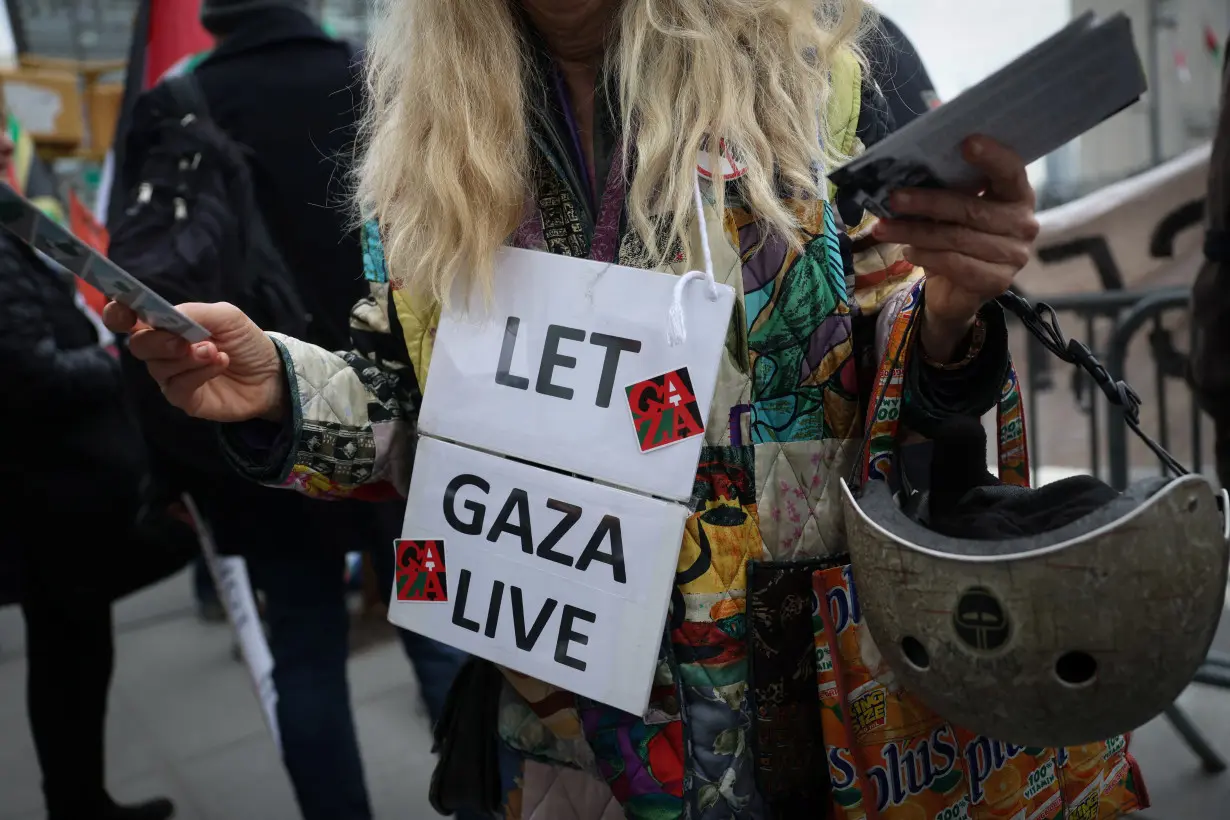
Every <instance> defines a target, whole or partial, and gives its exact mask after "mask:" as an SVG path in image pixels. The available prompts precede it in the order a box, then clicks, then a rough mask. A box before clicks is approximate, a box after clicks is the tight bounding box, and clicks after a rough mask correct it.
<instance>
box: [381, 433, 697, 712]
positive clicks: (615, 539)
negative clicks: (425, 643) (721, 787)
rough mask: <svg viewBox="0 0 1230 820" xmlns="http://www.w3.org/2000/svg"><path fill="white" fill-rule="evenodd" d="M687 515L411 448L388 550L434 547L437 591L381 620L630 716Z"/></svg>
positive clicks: (455, 449)
mask: <svg viewBox="0 0 1230 820" xmlns="http://www.w3.org/2000/svg"><path fill="white" fill-rule="evenodd" d="M633 443H634V446H635V438H634V439H633ZM687 515H688V510H687V508H686V507H684V506H683V505H681V504H674V503H670V502H666V501H661V500H658V499H654V498H648V497H646V496H643V495H638V494H635V493H630V492H625V491H623V490H618V489H615V488H613V487H608V486H604V485H602V484H597V483H595V482H592V481H586V480H584V479H579V478H574V477H572V476H567V475H563V474H560V473H555V472H551V471H549V470H543V469H540V468H537V467H534V466H531V465H528V464H522V463H520V462H516V461H512V460H510V459H506V458H501V457H499V456H493V455H490V454H487V453H481V452H478V451H477V450H472V449H470V448H468V447H460V446H457V445H455V444H449V443H446V442H442V441H437V440H435V439H432V438H426V437H424V438H421V439H420V440H419V444H418V451H417V453H416V455H415V460H414V475H413V478H412V479H411V486H410V501H409V504H408V505H407V508H406V521H405V525H404V528H403V532H404V533H405V541H403V542H398V546H401V545H403V544H405V543H407V542H415V543H418V544H424V543H429V542H434V543H437V544H438V543H439V542H441V541H443V543H444V544H445V546H446V552H444V553H443V556H444V560H446V561H447V566H448V570H447V578H446V579H445V582H444V583H445V585H446V587H447V594H446V596H445V600H439V601H404V600H402V599H401V595H400V594H399V592H398V590H397V589H394V590H393V594H392V596H391V600H390V603H389V620H391V621H392V622H393V623H395V624H397V625H398V626H400V627H403V628H405V629H409V630H410V631H412V632H417V633H419V634H420V635H426V636H427V637H429V638H435V639H436V640H438V641H441V642H443V643H446V644H449V645H450V646H455V647H458V648H459V649H462V650H464V651H466V652H469V653H471V654H474V655H478V656H479V657H483V658H487V659H488V660H491V661H494V662H496V663H499V664H502V665H504V666H507V667H509V668H511V669H515V670H517V671H518V672H522V673H524V674H527V675H532V676H533V677H535V678H538V679H540V680H544V681H546V682H548V683H553V684H555V685H557V686H561V687H563V688H565V689H568V690H569V691H572V692H576V693H578V694H581V695H585V696H587V697H591V698H593V699H594V700H597V701H600V702H602V703H608V704H610V705H612V706H615V707H617V708H620V709H624V710H626V711H629V712H632V713H634V714H641V713H642V712H643V710H644V708H645V705H646V703H647V702H648V700H649V688H650V685H651V683H652V680H653V672H654V666H655V663H656V661H657V656H658V650H659V648H660V646H661V640H662V627H663V623H664V622H665V618H666V609H667V605H668V603H669V601H670V591H671V587H672V585H673V584H674V582H675V568H676V564H677V562H678V557H679V545H680V543H681V540H682V537H683V526H684V521H685V519H686V518H687ZM421 555H422V553H419V556H416V557H415V558H414V560H415V561H419V559H420V557H421ZM420 565H421V564H420ZM401 571H402V567H401V563H400V562H399V566H398V572H399V573H400V572H401Z"/></svg>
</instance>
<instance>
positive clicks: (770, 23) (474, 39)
mask: <svg viewBox="0 0 1230 820" xmlns="http://www.w3.org/2000/svg"><path fill="white" fill-rule="evenodd" d="M515 3H516V0H379V3H378V6H379V17H378V23H377V24H376V26H375V34H374V37H373V39H372V42H371V47H370V51H369V56H368V68H367V83H368V108H367V112H366V116H365V118H364V127H363V139H362V144H363V145H364V149H363V156H362V160H361V162H360V164H359V174H358V191H357V193H358V203H359V206H360V208H361V209H363V211H364V212H365V213H367V214H370V215H374V216H375V217H376V218H377V220H378V221H379V223H380V225H381V231H382V234H383V238H384V247H385V255H386V258H387V261H388V269H389V272H390V274H391V275H392V276H393V278H394V279H395V280H396V281H397V282H398V283H399V284H400V285H401V286H403V287H409V288H412V289H421V290H422V291H423V292H425V293H428V294H430V295H432V296H434V297H435V298H436V299H439V300H441V301H446V300H447V296H448V293H449V291H450V289H451V287H452V285H453V283H454V281H458V280H460V281H463V282H465V283H466V284H467V285H469V286H477V287H479V288H481V289H483V290H485V291H488V292H489V289H490V285H491V281H492V275H493V264H494V255H495V253H496V251H497V249H498V248H499V247H500V245H502V244H503V243H505V242H506V241H507V240H508V238H509V236H510V235H511V234H512V233H513V232H514V231H515V230H516V229H517V228H518V226H519V225H520V224H521V222H522V219H523V218H524V216H525V208H526V203H527V201H528V200H529V198H530V196H531V195H532V185H531V178H532V166H531V163H532V160H531V153H530V139H529V134H528V130H527V129H528V125H527V113H526V106H527V94H526V84H527V82H532V81H533V80H532V78H533V73H532V69H531V68H530V66H531V58H530V55H529V54H528V53H527V46H526V43H525V42H524V41H523V37H522V34H521V28H520V22H519V20H518V14H519V12H518V10H517V9H516V8H514V5H515ZM866 12H867V9H866V7H865V5H864V3H863V0H623V2H622V7H621V9H620V12H619V15H618V19H617V27H616V31H614V32H613V33H612V46H611V48H610V49H608V55H607V61H608V64H609V65H608V68H609V69H610V70H612V71H614V72H615V75H616V76H618V78H619V89H618V104H619V108H620V116H622V118H623V126H624V133H625V134H634V135H635V138H634V139H631V140H626V141H625V145H626V150H627V151H628V152H629V156H627V157H626V158H625V159H626V160H627V162H629V163H630V165H627V166H625V167H634V168H635V169H636V170H635V173H634V174H633V178H632V180H631V181H630V185H629V188H628V193H627V212H628V216H629V222H630V225H631V227H632V228H633V229H634V230H636V231H637V232H638V234H639V235H640V237H641V239H642V240H643V241H644V242H645V244H646V247H647V248H648V249H649V251H650V253H651V255H654V256H656V257H657V258H659V259H661V258H663V256H664V254H665V253H666V252H667V249H668V248H670V247H672V246H674V244H675V243H676V242H682V241H683V239H684V237H685V236H686V235H687V234H686V231H687V229H688V226H689V224H690V222H691V220H692V218H693V215H692V213H691V211H692V185H693V180H695V178H696V161H697V156H698V154H699V152H700V151H701V146H702V143H704V142H705V140H706V138H707V136H708V135H710V134H716V135H720V137H721V138H722V139H724V140H725V141H726V144H727V145H728V146H730V147H731V148H732V150H733V151H734V152H736V154H737V156H738V158H739V160H740V161H741V162H742V163H745V164H746V165H747V172H746V174H744V175H743V177H742V178H741V179H740V181H739V182H740V185H741V192H742V196H743V198H744V199H745V200H746V202H747V204H748V206H749V207H750V208H751V210H752V211H753V212H754V213H755V214H756V215H757V217H758V218H759V219H760V220H762V221H763V223H765V225H766V227H767V228H768V229H769V230H770V231H772V232H775V233H777V234H779V235H781V236H784V237H786V238H787V239H788V241H791V242H792V243H797V238H796V236H797V224H796V220H795V217H794V215H793V213H792V211H791V210H790V209H789V208H787V207H786V206H784V205H783V203H782V201H781V191H782V189H783V186H785V188H786V189H787V190H791V191H793V192H795V193H796V194H801V195H803V196H818V195H819V193H820V190H819V188H820V184H821V181H820V180H819V179H818V178H817V174H816V169H817V167H819V165H820V163H821V162H822V161H825V160H828V161H832V160H834V159H835V157H832V156H829V157H825V153H824V152H825V150H826V146H825V143H827V142H828V141H827V140H824V139H823V134H824V110H825V103H826V101H827V98H828V93H829V83H828V70H829V65H830V63H831V59H832V56H833V55H834V54H835V52H836V51H837V50H838V49H840V48H844V47H851V46H852V44H853V41H854V39H855V35H856V33H857V32H858V30H859V28H860V26H861V25H862V24H863V23H864V21H865V16H866ZM600 102H601V101H600ZM708 145H709V150H711V151H712V150H716V148H717V140H710V141H709V142H708ZM714 193H715V195H716V196H717V197H718V203H717V204H718V207H719V208H720V207H721V206H722V197H723V186H720V185H719V186H714Z"/></svg>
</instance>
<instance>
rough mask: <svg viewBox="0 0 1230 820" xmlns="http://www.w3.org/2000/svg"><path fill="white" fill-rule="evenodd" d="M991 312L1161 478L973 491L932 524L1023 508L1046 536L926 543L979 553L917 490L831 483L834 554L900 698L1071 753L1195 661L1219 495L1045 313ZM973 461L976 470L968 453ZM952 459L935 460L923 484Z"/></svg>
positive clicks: (1176, 689)
mask: <svg viewBox="0 0 1230 820" xmlns="http://www.w3.org/2000/svg"><path fill="white" fill-rule="evenodd" d="M998 301H999V303H1000V304H1001V305H1002V306H1003V307H1004V308H1005V309H1007V310H1009V311H1010V312H1012V313H1014V314H1015V315H1016V316H1017V317H1018V318H1019V319H1020V320H1021V321H1022V323H1023V324H1024V325H1025V327H1026V329H1028V330H1029V331H1030V332H1031V333H1033V335H1034V336H1035V337H1036V338H1037V340H1038V341H1039V342H1041V344H1042V345H1043V346H1044V347H1045V348H1046V349H1048V350H1050V351H1051V352H1052V353H1054V354H1055V355H1056V356H1058V357H1059V358H1061V359H1063V360H1064V361H1067V362H1069V363H1071V364H1075V365H1077V366H1078V367H1080V368H1082V369H1084V370H1085V371H1086V372H1087V373H1088V374H1089V375H1090V376H1091V377H1092V378H1093V380H1094V382H1095V383H1096V384H1097V385H1098V387H1099V388H1100V389H1101V390H1102V392H1103V393H1104V394H1105V395H1106V396H1107V398H1108V399H1109V400H1110V402H1111V403H1112V404H1113V405H1115V406H1116V407H1118V408H1119V409H1120V410H1121V411H1122V412H1123V414H1124V418H1125V420H1126V422H1127V426H1128V427H1129V428H1131V429H1132V430H1133V431H1134V432H1135V433H1136V434H1137V435H1139V436H1140V437H1141V439H1142V440H1144V442H1145V443H1146V444H1147V445H1148V446H1149V448H1150V449H1151V450H1153V452H1154V453H1155V454H1156V455H1157V456H1158V458H1159V459H1160V460H1161V461H1162V463H1163V465H1164V466H1165V468H1166V469H1167V470H1168V471H1169V472H1170V473H1171V474H1173V475H1175V476H1178V477H1177V478H1165V477H1158V478H1153V479H1148V480H1145V481H1142V482H1138V483H1137V484H1135V485H1133V486H1132V487H1131V488H1129V489H1128V490H1127V491H1125V492H1123V493H1115V492H1114V491H1113V490H1111V489H1110V488H1109V487H1106V486H1105V485H1102V484H1101V482H1099V481H1097V480H1096V479H1094V478H1091V477H1087V476H1086V477H1082V478H1074V479H1068V480H1067V481H1068V482H1070V483H1068V484H1067V485H1066V486H1063V487H1060V486H1059V485H1053V486H1052V487H1049V488H1045V489H1044V490H1026V489H1024V488H1019V487H1007V486H985V484H984V485H983V486H978V487H976V488H975V489H973V490H970V491H967V492H966V494H965V495H963V496H962V497H961V500H960V502H959V503H958V508H950V511H951V509H958V511H959V507H960V505H965V506H966V507H967V508H968V509H969V510H972V511H974V514H975V515H976V514H977V511H978V510H990V509H992V508H995V507H996V505H999V507H998V509H999V510H1000V511H1001V513H1002V511H1005V510H1010V508H1011V505H1012V504H1014V503H1017V502H1019V501H1021V500H1022V497H1021V496H1020V495H1018V496H1017V498H1016V499H1015V500H1014V499H1013V498H1012V495H1013V494H1014V493H1016V494H1021V493H1025V494H1036V495H1032V496H1031V497H1030V499H1029V501H1030V503H1033V502H1035V501H1037V502H1038V503H1040V504H1042V505H1045V509H1046V510H1054V514H1053V515H1043V516H1040V517H1039V518H1037V519H1035V520H1036V521H1046V520H1048V519H1049V520H1050V521H1052V522H1054V523H1053V524H1052V525H1051V526H1052V528H1051V529H1050V530H1049V531H1045V530H1046V525H1045V524H1043V525H1042V526H1041V527H1037V526H1035V527H1032V528H1029V529H1026V528H1016V529H1012V530H1010V532H1011V533H1012V536H1011V537H1008V538H1006V539H1003V540H982V539H981V536H983V535H986V534H987V533H989V532H994V531H995V529H996V528H995V527H987V526H979V527H974V526H970V525H969V524H970V521H971V520H972V519H970V518H967V519H966V525H965V526H963V527H961V528H956V529H954V528H952V527H951V526H950V525H951V523H952V520H953V519H948V525H947V526H946V527H943V528H944V529H946V531H947V532H950V533H952V534H953V535H969V534H973V533H977V534H978V535H979V536H980V538H979V539H972V538H963V537H952V535H943V534H941V533H940V532H938V531H936V529H940V528H941V527H938V526H937V524H938V521H939V519H937V518H936V515H935V513H936V509H935V505H934V503H933V502H934V500H935V498H936V496H935V493H934V492H932V493H931V494H930V498H928V496H927V494H926V493H922V492H919V493H910V494H909V495H908V496H905V495H903V496H902V500H903V501H904V502H905V504H904V508H903V507H902V506H899V505H898V503H897V502H898V498H897V497H894V494H893V491H892V490H891V489H890V488H889V486H888V485H887V484H886V483H885V482H883V481H873V482H869V483H867V484H866V485H865V486H863V487H861V488H860V489H858V490H857V491H855V490H852V489H851V487H850V486H849V485H848V484H843V486H842V507H843V510H842V511H843V513H844V516H845V518H844V522H845V534H846V543H847V544H848V547H849V550H850V555H851V563H852V564H853V572H854V580H855V583H856V584H857V586H858V590H859V599H860V603H861V606H862V610H863V616H864V618H865V619H866V622H867V626H868V628H869V630H870V633H871V637H872V638H873V639H874V640H875V643H876V645H877V647H878V649H879V652H880V654H881V656H882V658H883V660H884V661H885V662H886V663H887V665H888V667H889V668H890V669H891V670H892V672H893V673H894V674H895V676H896V677H897V679H898V680H899V682H900V683H901V684H902V685H903V686H904V688H905V689H907V690H908V691H910V692H912V693H913V694H914V695H916V696H917V697H919V698H920V699H921V700H922V701H923V702H924V703H926V704H927V706H929V707H930V708H931V709H932V710H933V711H935V712H936V713H937V714H939V715H940V716H941V717H943V718H945V719H947V720H949V721H951V722H952V723H954V724H956V725H958V726H961V727H963V728H965V729H968V730H970V731H974V732H978V733H979V734H983V735H986V736H988V737H993V738H995V739H997V740H1000V741H1003V742H1007V743H1012V744H1013V745H1018V746H1026V747H1064V746H1080V745H1084V744H1086V743H1094V742H1097V741H1101V740H1105V739H1106V738H1109V737H1114V736H1116V735H1121V734H1124V733H1126V732H1129V731H1132V730H1133V729H1136V728H1137V727H1139V726H1142V725H1144V724H1145V723H1147V722H1148V721H1149V720H1151V719H1152V718H1154V717H1155V716H1157V715H1158V714H1159V713H1161V712H1162V711H1163V710H1164V709H1166V707H1168V706H1169V705H1170V704H1171V703H1173V702H1174V700H1175V698H1176V697H1178V695H1179V693H1180V692H1182V691H1183V689H1184V687H1186V686H1187V685H1188V684H1189V683H1190V682H1191V681H1192V679H1193V677H1194V676H1195V675H1196V672H1197V671H1198V670H1199V669H1200V667H1201V665H1202V664H1203V663H1204V661H1205V659H1206V657H1207V655H1208V650H1209V646H1210V644H1211V643H1212V641H1213V635H1214V632H1216V630H1217V626H1218V623H1219V621H1220V619H1221V614H1222V607H1223V605H1224V602H1225V597H1226V577H1227V568H1228V566H1230V495H1227V493H1226V492H1225V491H1222V492H1220V493H1219V492H1217V491H1215V490H1214V488H1213V486H1212V485H1211V484H1210V483H1209V481H1208V480H1207V479H1205V478H1203V477H1202V476H1198V475H1189V474H1188V473H1187V470H1185V469H1184V468H1183V466H1182V465H1181V464H1179V463H1178V462H1177V461H1176V460H1175V459H1174V457H1173V456H1171V455H1170V454H1169V453H1168V452H1166V450H1165V449H1164V448H1163V447H1161V446H1160V445H1159V444H1158V443H1157V442H1155V441H1153V440H1152V439H1151V438H1150V437H1149V436H1147V435H1146V434H1145V433H1144V432H1143V431H1142V430H1141V428H1140V424H1139V407H1140V398H1139V397H1138V396H1137V394H1136V393H1135V392H1134V391H1133V390H1132V389H1131V387H1129V386H1128V385H1127V384H1126V383H1124V382H1123V381H1117V380H1115V379H1113V378H1112V377H1111V376H1110V374H1109V373H1107V371H1106V368H1105V367H1103V366H1102V364H1101V363H1100V362H1098V360H1097V358H1096V357H1095V356H1094V355H1093V353H1092V352H1091V351H1090V349H1089V348H1088V347H1087V346H1086V345H1084V344H1082V343H1080V342H1078V341H1075V340H1072V341H1069V340H1067V339H1066V338H1065V337H1064V335H1063V333H1062V331H1061V330H1060V328H1059V324H1058V322H1057V320H1056V318H1055V313H1054V311H1053V310H1052V309H1051V308H1050V307H1049V306H1048V305H1046V304H1039V305H1038V306H1037V307H1036V308H1035V307H1034V306H1032V305H1030V304H1029V303H1028V302H1027V301H1025V300H1024V299H1023V298H1022V297H1020V296H1019V295H1017V294H1014V293H1012V292H1009V293H1006V294H1004V295H1003V296H1001V297H1000V298H999V299H998ZM974 426H975V428H977V429H978V430H979V431H981V425H980V424H977V423H975V424H974ZM938 443H939V442H938V440H937V444H938ZM982 445H983V446H985V439H983V441H982ZM953 452H955V453H957V454H958V455H960V454H959V452H958V451H953ZM976 458H977V460H978V463H979V464H985V463H986V460H985V452H983V451H981V450H979V452H978V453H977V455H976ZM963 460H968V459H967V457H966V456H961V457H959V458H956V459H950V458H944V459H939V458H936V459H935V460H934V461H933V464H932V471H933V478H935V477H936V476H939V477H940V478H941V479H944V478H945V477H946V476H948V475H949V474H950V473H951V472H952V471H954V470H959V469H960V463H961V462H962V461H963ZM978 469H979V470H982V469H983V468H981V467H978ZM937 471H938V472H937ZM988 478H989V477H988ZM1082 482H1084V484H1083V486H1085V487H1086V488H1088V487H1090V486H1092V485H1100V486H1101V488H1102V489H1103V490H1105V491H1106V492H1099V493H1088V492H1086V493H1085V494H1083V495H1081V494H1078V495H1077V496H1076V499H1077V500H1078V501H1084V500H1088V499H1090V498H1096V502H1095V503H1092V504H1088V505H1083V506H1082V505H1069V506H1068V507H1066V508H1065V507H1064V503H1065V500H1067V498H1068V494H1069V490H1074V491H1078V492H1079V487H1080V486H1082V484H1081V483H1082ZM936 486H939V485H938V484H937V483H936V482H934V481H933V482H932V489H933V490H934V488H935V487H936ZM950 489H951V488H946V489H945V492H946V493H947V492H948V490H950ZM1048 491H1049V492H1048ZM929 503H930V511H929V512H927V511H926V510H927V507H928V504H929ZM945 504H947V505H951V504H952V495H951V493H948V495H947V500H946V501H945ZM1052 505H1053V506H1052ZM920 510H923V511H924V512H922V513H921V514H920V512H919V511H920ZM907 512H908V514H907ZM1001 520H1002V519H1001ZM922 521H926V522H927V523H929V524H930V525H931V527H935V528H936V529H933V528H930V527H928V526H924V524H923V523H920V522H922ZM1039 529H1042V530H1044V531H1042V532H1039V531H1038V530H1039ZM1022 532H1027V533H1030V534H1028V535H1016V533H1022Z"/></svg>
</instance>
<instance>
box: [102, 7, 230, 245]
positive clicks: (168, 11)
mask: <svg viewBox="0 0 1230 820" xmlns="http://www.w3.org/2000/svg"><path fill="white" fill-rule="evenodd" d="M200 8H201V0H141V2H140V5H139V6H138V7H137V14H136V18H135V20H134V22H133V30H132V31H133V33H132V45H131V46H130V47H129V51H128V72H127V76H126V78H125V83H124V98H123V101H122V103H121V108H120V119H119V122H118V123H117V124H116V127H115V141H114V142H113V143H112V147H111V153H110V154H108V155H107V161H106V164H105V165H104V166H103V175H102V181H101V183H100V184H99V188H98V202H97V204H96V206H95V214H96V215H97V217H98V220H99V221H100V222H102V223H103V224H104V225H105V224H107V223H108V222H110V221H111V220H110V217H112V216H114V215H115V213H116V211H117V210H118V209H119V208H121V207H123V200H124V192H123V191H120V190H116V189H115V187H114V185H113V184H112V183H113V181H114V178H115V170H116V169H117V168H120V167H122V166H123V162H124V156H123V151H124V136H125V135H126V134H127V133H128V124H129V122H130V121H131V120H132V111H133V107H134V106H135V105H136V103H137V98H138V97H139V96H140V95H141V92H143V91H146V90H148V89H150V88H153V87H154V86H155V85H156V84H157V83H158V81H159V80H160V79H162V78H163V77H166V76H172V75H174V74H178V73H179V72H181V71H185V70H189V69H190V68H191V67H192V66H193V65H194V64H195V63H197V62H199V61H200V60H202V59H204V57H205V55H206V54H208V53H209V49H210V48H211V47H212V46H213V38H211V37H210V36H209V33H208V32H207V31H205V29H204V28H202V27H201V21H200Z"/></svg>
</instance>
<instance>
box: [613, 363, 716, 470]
mask: <svg viewBox="0 0 1230 820" xmlns="http://www.w3.org/2000/svg"><path fill="white" fill-rule="evenodd" d="M624 391H625V393H626V394H627V397H628V410H629V411H630V412H631V413H632V426H633V428H634V429H635V430H636V441H637V443H638V444H639V445H640V447H641V452H642V453H648V452H650V451H652V450H657V449H659V448H661V447H666V446H667V445H670V444H677V443H678V442H681V441H686V440H687V439H690V438H692V437H693V436H699V435H701V434H702V433H704V432H705V423H704V421H703V420H702V419H701V416H700V405H699V404H698V403H697V401H696V393H695V392H694V391H693V390H692V377H691V376H690V375H689V374H688V369H687V368H686V367H681V368H679V369H678V370H672V371H670V372H669V373H663V374H662V375H661V376H655V377H653V378H652V379H646V380H645V381H641V382H637V383H636V384H633V385H629V386H628V387H626V388H624Z"/></svg>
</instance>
